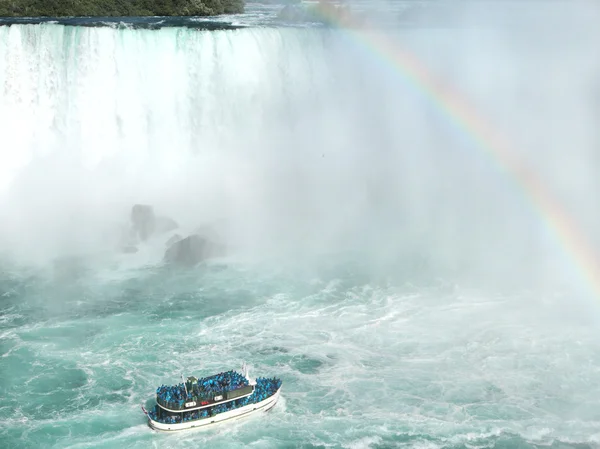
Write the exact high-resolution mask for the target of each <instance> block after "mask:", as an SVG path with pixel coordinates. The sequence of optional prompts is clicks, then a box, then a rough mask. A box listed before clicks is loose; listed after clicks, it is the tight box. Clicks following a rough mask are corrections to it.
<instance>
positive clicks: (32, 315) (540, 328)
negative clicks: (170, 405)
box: [0, 24, 600, 448]
mask: <svg viewBox="0 0 600 449" xmlns="http://www.w3.org/2000/svg"><path fill="white" fill-rule="evenodd" d="M582 29H583V28H582ZM586 30H587V28H585V29H584V31H586ZM581 32H582V33H583V31H581ZM590 33H592V32H591V31H590ZM524 36H530V35H529V34H528V32H527V31H524V30H521V29H519V30H514V31H513V34H512V35H511V37H510V38H509V37H508V33H507V32H506V31H498V30H467V31H465V30H440V29H437V30H427V29H425V30H423V29H413V30H404V31H396V32H394V33H391V34H390V36H389V38H390V39H394V40H395V42H396V43H397V45H398V46H399V48H400V46H402V47H403V48H405V49H410V50H411V51H413V52H414V53H415V54H416V55H418V57H419V58H420V60H421V61H422V62H423V63H424V64H426V65H427V66H428V67H429V68H430V69H431V70H433V71H435V72H436V73H437V74H438V75H439V76H440V77H441V78H442V79H445V80H447V81H448V83H449V85H452V86H455V88H456V89H457V92H461V93H462V95H463V96H464V98H465V99H468V100H469V101H472V102H473V103H474V104H475V105H476V110H477V111H478V113H479V114H481V117H487V118H489V119H490V121H492V122H493V123H494V124H495V125H497V127H498V130H502V131H504V133H505V134H506V135H507V136H509V137H511V139H512V141H513V142H514V145H515V148H514V149H515V151H517V148H519V150H518V152H519V154H520V155H521V157H522V160H523V164H524V166H527V168H529V169H531V168H532V167H533V169H534V170H535V172H536V174H537V175H538V176H540V179H542V180H543V181H544V187H545V188H546V189H547V192H548V195H555V196H556V198H559V199H560V201H559V204H561V205H563V206H564V210H563V211H562V212H563V213H565V214H570V215H571V216H572V217H574V218H575V220H574V221H575V222H576V223H578V224H579V225H580V226H581V232H582V233H584V234H585V235H586V236H587V237H588V239H589V241H590V244H595V240H594V239H595V238H596V237H597V233H595V232H593V230H594V228H595V224H596V223H597V217H598V214H597V213H596V211H595V209H594V208H593V203H594V199H595V196H594V195H591V194H589V192H597V191H598V190H597V188H596V184H595V183H596V181H595V178H594V175H595V166H594V165H593V162H592V161H593V159H592V158H593V157H595V152H594V151H595V146H594V145H597V142H598V141H597V136H598V134H597V133H596V132H595V131H594V129H595V128H594V126H593V123H594V122H593V115H592V112H591V111H592V109H591V108H590V105H589V103H585V102H583V100H584V99H586V98H587V97H586V93H587V92H589V90H590V86H593V83H594V80H595V79H596V78H595V75H596V74H597V73H598V72H597V68H598V65H596V62H597V60H595V61H594V60H593V59H592V60H591V61H590V60H589V59H585V56H586V54H587V53H586V51H587V50H588V47H582V46H580V47H576V46H575V45H574V44H576V41H577V39H576V38H574V37H570V38H569V37H566V36H562V35H561V36H560V38H556V37H554V38H552V39H551V38H546V37H545V36H546V35H544V37H542V38H540V37H539V36H537V37H536V38H535V39H530V40H528V41H526V42H527V45H524V44H522V42H524V40H523V39H524ZM369 42H371V41H369V39H367V38H366V37H365V36H364V35H363V36H362V37H361V35H360V34H359V33H348V32H341V31H339V30H332V29H325V30H321V29H314V28H313V29H297V28H289V29H284V28H248V29H240V30H235V31H198V30H191V29H185V28H171V27H166V28H163V29H160V30H134V29H112V28H108V27H105V28H102V27H101V28H83V27H65V26H61V25H56V24H43V25H28V26H21V25H16V26H15V25H14V26H11V27H7V26H3V27H0V130H1V133H0V134H1V136H2V149H1V150H0V206H1V214H0V254H2V259H1V260H0V268H1V269H2V271H1V272H0V294H1V295H2V296H1V297H2V302H1V303H0V307H1V310H0V313H1V317H0V323H1V328H0V335H1V336H2V338H1V340H0V347H1V349H2V365H1V368H2V376H1V379H2V380H1V381H0V389H1V391H2V397H3V402H2V404H0V438H1V440H2V441H4V442H6V444H7V445H8V447H14V448H18V447H83V446H94V447H147V446H148V445H149V444H150V445H151V444H158V445H159V446H161V447H184V446H189V445H190V444H209V445H210V446H211V447H229V446H246V445H249V444H253V443H256V444H259V445H260V446H264V447H283V446H286V447H287V446H295V445H301V444H304V445H314V446H333V447H351V446H352V447H388V446H393V447H415V446H421V445H427V446H431V447H457V448H458V447H470V445H475V446H477V447H492V446H494V445H496V446H498V445H503V446H505V447H524V446H527V447H530V446H532V445H533V446H534V445H536V444H547V443H550V442H552V441H560V442H561V444H564V445H566V446H568V445H571V444H572V445H575V444H582V445H584V446H585V445H593V444H595V443H597V442H598V441H600V440H599V438H600V427H598V424H597V423H598V422H599V421H600V420H599V416H598V412H597V410H596V409H597V407H596V401H595V397H596V396H598V394H597V393H600V390H599V389H598V386H597V385H598V384H599V382H598V380H600V376H599V373H600V371H599V366H600V353H599V352H598V350H597V348H596V345H595V341H597V331H595V326H596V324H597V323H596V318H597V316H598V311H597V307H598V306H597V302H595V301H594V300H593V299H594V295H593V292H590V291H589V290H588V289H587V287H588V285H585V284H583V283H582V278H581V277H580V273H579V272H578V271H577V270H578V268H577V267H578V266H577V264H576V263H577V261H578V260H577V254H573V251H572V249H571V250H570V251H569V248H566V249H565V246H564V242H561V241H560V239H559V238H557V237H556V235H555V234H553V233H552V226H551V225H552V223H551V221H550V218H548V217H547V216H545V215H544V213H543V211H540V210H538V209H536V204H534V203H533V204H532V203H531V202H530V201H529V200H528V198H527V191H526V188H525V187H523V185H522V183H519V179H518V177H517V176H516V175H515V174H511V173H505V172H503V171H502V166H501V163H500V162H501V160H500V159H501V158H500V157H499V156H498V155H489V154H486V153H485V151H484V150H483V149H482V147H480V146H478V145H477V143H476V142H475V141H474V140H473V139H472V137H473V136H469V131H468V128H469V126H468V123H467V124H466V128H467V130H466V131H465V129H462V130H461V129H457V128H456V126H455V125H456V124H455V123H453V121H452V118H451V117H448V115H444V113H443V110H442V109H443V108H442V107H441V106H442V105H440V104H439V103H437V104H436V101H435V99H434V101H433V102H432V101H431V100H429V101H428V100H427V98H426V97H427V96H426V95H424V94H425V92H423V91H422V90H419V89H418V88H417V87H416V84H415V83H413V82H411V81H410V80H409V79H407V78H406V77H405V76H404V74H403V73H402V70H401V69H399V68H398V67H396V68H394V61H393V60H392V59H391V58H390V57H389V56H388V58H387V59H386V58H385V57H382V56H381V55H379V54H378V52H377V48H374V47H373V46H369V45H368V43H369ZM559 44H560V45H559ZM561 46H562V47H561ZM563 48H567V49H569V48H578V49H579V50H578V51H569V52H565V51H563ZM552 49H554V50H552ZM556 52H560V54H561V55H562V59H561V63H560V64H558V63H556V62H555V57H556ZM582 60H585V61H586V63H585V64H580V61H582ZM575 67H577V68H578V69H579V71H576V70H571V69H570V68H575ZM543 73H552V75H551V76H552V79H551V80H550V79H548V76H550V75H547V77H541V75H542V74H543ZM532 80H536V81H532ZM417 84H418V83H417ZM561 89H562V90H561ZM524 98H526V99H527V101H524V100H523V99H524ZM515 105H519V107H516V106H515ZM565 117H568V119H566V118H565ZM566 136H568V138H567V137H566ZM565 142H571V144H573V147H570V148H569V150H568V155H569V157H566V156H565V154H566V150H565ZM586 192H588V195H584V194H585V193H586ZM135 203H145V204H152V205H153V206H154V207H155V209H156V210H157V211H160V212H161V213H164V214H165V215H168V216H170V217H172V218H174V219H175V220H176V221H177V222H178V223H179V224H180V227H181V229H182V232H183V231H185V232H187V231H189V230H191V229H194V227H197V226H199V225H201V224H204V223H226V224H224V225H223V227H222V228H219V229H218V231H219V232H220V233H221V234H222V235H223V236H224V238H225V240H226V241H227V243H228V247H229V250H230V252H229V254H228V255H227V256H226V257H225V258H221V259H215V260H214V261H212V262H210V263H206V264H201V265H200V266H198V267H196V268H193V269H187V270H170V269H167V268H166V267H163V266H162V264H161V259H162V254H163V253H164V242H162V241H161V242H159V243H156V242H149V243H147V245H148V246H152V245H154V248H153V250H152V251H149V252H146V253H143V252H141V253H140V254H141V255H140V254H137V255H130V254H122V252H121V251H120V250H119V246H118V241H119V232H118V228H119V226H120V225H127V223H128V219H129V213H130V209H131V206H132V205H133V204H135ZM538 206H539V205H538ZM548 231H550V232H548ZM100 254H101V255H102V257H103V258H102V259H101V260H100V259H97V256H98V255H100ZM64 256H78V257H80V259H76V260H78V261H79V262H77V263H76V265H77V266H76V267H75V268H74V269H72V270H66V272H62V271H60V270H57V268H56V264H55V261H56V259H60V258H62V257H64ZM131 261H135V263H132V262H131ZM79 263H81V265H78V264H79ZM48 267H50V269H48ZM125 267H128V268H125ZM243 360H246V361H248V362H250V363H251V365H253V367H254V368H253V370H252V371H253V373H254V374H255V375H265V376H271V375H276V376H278V377H281V378H282V379H283V381H284V396H283V402H282V403H281V404H279V405H278V406H277V407H276V408H275V409H274V410H273V412H272V413H270V414H269V415H267V417H264V418H261V419H263V421H249V422H247V423H245V424H240V425H237V424H236V425H234V426H232V427H223V428H222V429H221V430H217V431H211V432H208V433H196V434H193V433H190V434H186V435H185V436H176V437H172V436H163V435H156V434H153V433H152V432H151V431H150V430H149V429H148V428H147V427H146V426H145V424H144V419H143V415H142V414H141V413H139V412H138V410H139V404H140V403H143V402H145V401H146V400H147V399H149V397H150V396H151V394H152V392H153V391H155V388H156V386H158V385H161V384H165V383H174V382H177V379H178V377H179V374H180V373H181V372H182V371H183V372H185V373H187V374H194V375H198V376H202V375H207V374H211V373H212V372H218V371H223V370H228V369H230V368H235V367H237V366H238V365H239V364H240V363H241V361H243ZM573 447H574V446H573ZM586 447H587V446H586ZM590 447H591V446H590Z"/></svg>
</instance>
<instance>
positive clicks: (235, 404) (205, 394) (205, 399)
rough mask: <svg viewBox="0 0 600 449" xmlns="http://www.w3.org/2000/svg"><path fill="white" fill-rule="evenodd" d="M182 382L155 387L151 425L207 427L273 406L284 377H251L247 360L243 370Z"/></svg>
mask: <svg viewBox="0 0 600 449" xmlns="http://www.w3.org/2000/svg"><path fill="white" fill-rule="evenodd" d="M181 379H182V380H183V382H182V383H180V384H179V385H173V386H166V385H163V386H161V387H159V388H157V390H156V404H155V405H154V408H153V409H152V410H150V411H147V410H146V409H145V408H144V406H142V411H143V412H144V413H145V414H146V416H147V417H148V425H149V426H150V427H151V428H152V429H156V430H163V431H176V430H186V429H193V428H200V427H203V428H206V427H210V426H211V425H213V424H218V423H220V422H223V421H233V420H237V419H241V418H245V417H247V416H251V415H254V414H256V413H259V412H267V411H269V410H270V409H272V408H273V407H274V406H275V404H276V403H277V400H278V399H279V395H280V393H281V379H277V378H272V379H266V378H262V377H259V378H256V379H251V378H250V376H249V374H248V367H247V366H246V365H245V364H244V365H243V367H242V373H241V374H240V373H237V372H236V371H227V372H224V373H220V374H215V375H213V376H209V377H205V378H202V379H197V378H196V377H193V376H191V377H188V378H187V379H184V378H183V375H182V376H181Z"/></svg>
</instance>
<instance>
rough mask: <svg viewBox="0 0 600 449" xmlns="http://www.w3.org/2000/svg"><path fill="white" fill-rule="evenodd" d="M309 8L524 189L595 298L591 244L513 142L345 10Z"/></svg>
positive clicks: (598, 267)
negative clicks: (388, 69)
mask: <svg viewBox="0 0 600 449" xmlns="http://www.w3.org/2000/svg"><path fill="white" fill-rule="evenodd" d="M312 10H313V11H314V12H315V13H316V14H317V15H318V16H320V17H321V18H322V19H324V20H325V21H326V22H328V23H329V24H331V25H333V26H335V27H336V28H338V29H340V30H343V31H344V32H345V33H347V34H348V35H349V36H350V37H351V38H352V40H353V41H354V42H355V43H356V44H357V45H359V46H362V47H364V48H365V49H366V50H368V51H369V52H370V53H372V54H374V55H376V56H378V57H379V58H380V59H381V60H382V61H384V62H385V63H386V64H387V65H390V66H391V67H392V68H393V69H395V71H396V72H397V74H398V75H399V76H400V77H401V78H402V79H404V80H405V81H406V82H407V83H409V84H410V85H411V86H413V87H414V88H415V89H416V90H417V91H418V92H420V93H421V94H422V95H423V96H424V97H425V98H426V99H427V101H428V102H429V103H430V104H431V105H432V106H433V107H434V108H435V109H437V110H438V111H440V112H441V113H443V114H444V115H445V117H446V118H447V119H448V120H449V121H450V122H451V123H452V124H453V125H454V126H455V127H456V128H457V129H458V130H459V131H460V132H461V133H463V134H465V135H466V136H467V137H468V138H469V139H470V140H472V141H473V143H474V144H475V145H476V148H478V149H480V150H481V151H482V152H484V153H485V154H486V155H487V157H488V159H489V160H490V162H491V163H492V165H493V166H494V167H496V168H497V169H498V170H500V172H502V173H503V174H504V175H505V177H506V178H508V179H509V180H514V182H516V184H517V186H518V187H520V188H521V189H522V191H523V192H524V196H525V199H526V201H527V202H528V203H529V204H528V205H529V206H531V207H532V208H533V210H534V211H535V212H536V213H537V215H538V216H539V218H540V219H541V221H542V223H543V225H544V227H545V228H546V229H547V230H548V231H549V232H550V234H551V235H553V236H554V238H555V241H556V243H557V244H558V247H559V249H560V250H561V251H562V252H563V253H564V255H565V257H566V258H567V259H568V260H570V261H571V262H572V263H573V266H574V268H575V269H576V274H577V275H578V276H580V278H581V281H582V282H583V284H584V286H585V288H587V289H589V293H591V294H592V295H593V296H595V297H596V298H598V299H600V263H599V260H598V257H597V254H596V253H595V251H594V249H593V246H592V245H591V244H589V243H588V242H587V240H586V237H585V235H584V233H583V232H582V231H581V230H580V229H579V226H578V225H577V223H576V222H575V220H574V219H573V218H572V217H571V216H570V215H569V213H568V212H567V211H566V210H565V208H564V207H563V206H562V205H561V204H560V202H559V201H558V200H557V199H556V198H555V196H554V195H552V193H551V192H550V191H549V189H548V188H547V187H546V185H545V184H544V182H543V181H542V180H541V179H540V177H539V176H537V175H536V173H534V172H533V171H532V170H531V169H528V168H527V167H526V166H525V165H524V164H523V162H522V160H521V158H519V156H518V154H517V153H516V151H515V150H514V149H512V148H513V146H511V145H510V144H509V142H508V141H506V139H505V138H504V137H503V136H501V135H500V133H498V131H496V130H495V129H494V128H493V127H492V126H491V125H490V124H489V123H487V122H486V121H485V120H484V118H483V117H482V115H481V114H480V113H479V111H477V110H476V109H475V108H474V107H473V106H472V105H470V104H469V103H468V101H467V98H466V97H465V96H464V95H461V94H460V92H458V91H457V90H456V89H452V88H451V87H450V86H448V85H447V84H446V83H444V82H443V81H442V80H441V79H439V78H437V77H436V76H435V75H434V74H433V73H432V72H431V71H430V70H428V68H427V67H426V66H425V64H423V63H422V62H421V61H419V59H418V58H417V56H416V55H414V54H412V53H411V52H409V51H408V50H406V49H403V48H401V47H400V46H399V45H397V44H396V43H395V42H393V41H392V40H390V39H389V38H387V37H386V36H385V35H384V34H383V33H380V32H377V30H374V29H372V28H367V27H366V26H364V24H362V23H361V21H360V20H358V18H357V17H355V16H353V15H352V14H351V13H350V12H349V11H348V10H347V9H345V8H337V7H336V6H335V5H333V4H332V3H329V2H324V1H319V2H318V3H316V4H315V6H314V7H313V8H312Z"/></svg>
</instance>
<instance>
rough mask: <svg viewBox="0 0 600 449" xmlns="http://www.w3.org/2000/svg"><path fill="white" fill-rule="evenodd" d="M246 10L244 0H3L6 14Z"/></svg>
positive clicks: (104, 14) (110, 14)
mask: <svg viewBox="0 0 600 449" xmlns="http://www.w3.org/2000/svg"><path fill="white" fill-rule="evenodd" d="M243 11H244V0H0V16H4V17H83V16H93V17H119V16H123V17H126V16H213V15H219V14H234V13H241V12H243Z"/></svg>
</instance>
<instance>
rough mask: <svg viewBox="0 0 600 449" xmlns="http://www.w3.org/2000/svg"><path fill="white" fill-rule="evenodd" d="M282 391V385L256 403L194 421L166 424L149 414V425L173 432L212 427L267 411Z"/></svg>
mask: <svg viewBox="0 0 600 449" xmlns="http://www.w3.org/2000/svg"><path fill="white" fill-rule="evenodd" d="M280 393H281V387H280V388H279V390H277V392H276V393H275V394H273V395H272V396H269V397H268V398H267V399H265V400H264V401H261V402H256V403H254V404H248V405H245V406H243V407H240V408H236V409H234V410H230V411H228V412H223V413H218V414H216V415H215V416H209V417H207V418H202V419H196V420H194V421H187V422H182V423H174V424H165V423H161V422H158V421H155V420H153V419H152V418H150V417H149V416H148V425H149V426H150V427H152V428H153V429H155V430H162V431H165V432H173V431H177V430H188V429H200V428H208V427H212V426H214V425H216V424H219V423H221V422H223V421H235V420H238V419H242V418H246V417H248V416H252V415H255V414H257V413H260V412H267V411H269V410H270V409H272V408H273V407H274V406H275V404H277V401H278V400H279V395H280Z"/></svg>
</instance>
